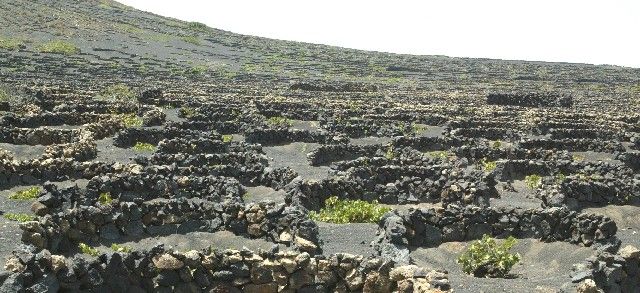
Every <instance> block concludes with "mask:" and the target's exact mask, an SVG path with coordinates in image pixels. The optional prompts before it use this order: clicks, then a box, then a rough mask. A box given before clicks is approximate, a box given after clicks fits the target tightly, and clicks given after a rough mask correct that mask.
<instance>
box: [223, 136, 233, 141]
mask: <svg viewBox="0 0 640 293" xmlns="http://www.w3.org/2000/svg"><path fill="white" fill-rule="evenodd" d="M232 140H233V135H231V134H225V135H223V136H222V142H231V141H232Z"/></svg>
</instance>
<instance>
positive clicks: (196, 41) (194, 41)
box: [182, 36, 202, 46]
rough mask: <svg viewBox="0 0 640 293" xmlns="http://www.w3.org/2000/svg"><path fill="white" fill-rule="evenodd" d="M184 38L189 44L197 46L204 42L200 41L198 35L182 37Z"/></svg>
mask: <svg viewBox="0 0 640 293" xmlns="http://www.w3.org/2000/svg"><path fill="white" fill-rule="evenodd" d="M182 40H183V41H185V42H186V43H189V44H194V45H196V46H200V45H202V42H201V41H200V39H199V38H198V37H196V36H186V37H182Z"/></svg>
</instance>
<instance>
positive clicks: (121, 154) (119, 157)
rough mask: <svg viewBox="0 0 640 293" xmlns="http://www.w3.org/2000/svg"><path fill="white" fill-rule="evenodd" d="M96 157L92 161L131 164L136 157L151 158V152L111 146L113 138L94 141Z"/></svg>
mask: <svg viewBox="0 0 640 293" xmlns="http://www.w3.org/2000/svg"><path fill="white" fill-rule="evenodd" d="M96 145H97V146H98V156H97V157H96V158H95V159H94V161H102V162H119V163H123V164H126V163H131V161H132V160H133V158H135V157H136V156H147V157H148V156H151V154H152V153H151V152H137V151H134V150H133V149H132V148H126V149H123V148H119V147H116V146H114V145H113V138H105V139H101V140H97V141H96Z"/></svg>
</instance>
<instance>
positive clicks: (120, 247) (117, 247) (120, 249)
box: [111, 243, 131, 253]
mask: <svg viewBox="0 0 640 293" xmlns="http://www.w3.org/2000/svg"><path fill="white" fill-rule="evenodd" d="M111 250H113V251H115V252H124V253H129V252H131V247H129V246H124V245H120V244H116V243H113V244H111Z"/></svg>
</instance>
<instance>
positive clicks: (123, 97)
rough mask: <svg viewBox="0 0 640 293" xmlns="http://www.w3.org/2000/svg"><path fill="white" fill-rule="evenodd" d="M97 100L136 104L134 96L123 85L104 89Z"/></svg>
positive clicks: (131, 91)
mask: <svg viewBox="0 0 640 293" xmlns="http://www.w3.org/2000/svg"><path fill="white" fill-rule="evenodd" d="M97 98H98V99H100V100H107V101H117V102H123V101H124V102H136V100H135V99H136V94H135V93H134V92H133V90H131V88H130V87H128V86H126V85H124V84H114V85H110V86H108V87H106V88H104V89H103V90H102V91H100V93H99V94H98V96H97Z"/></svg>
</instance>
